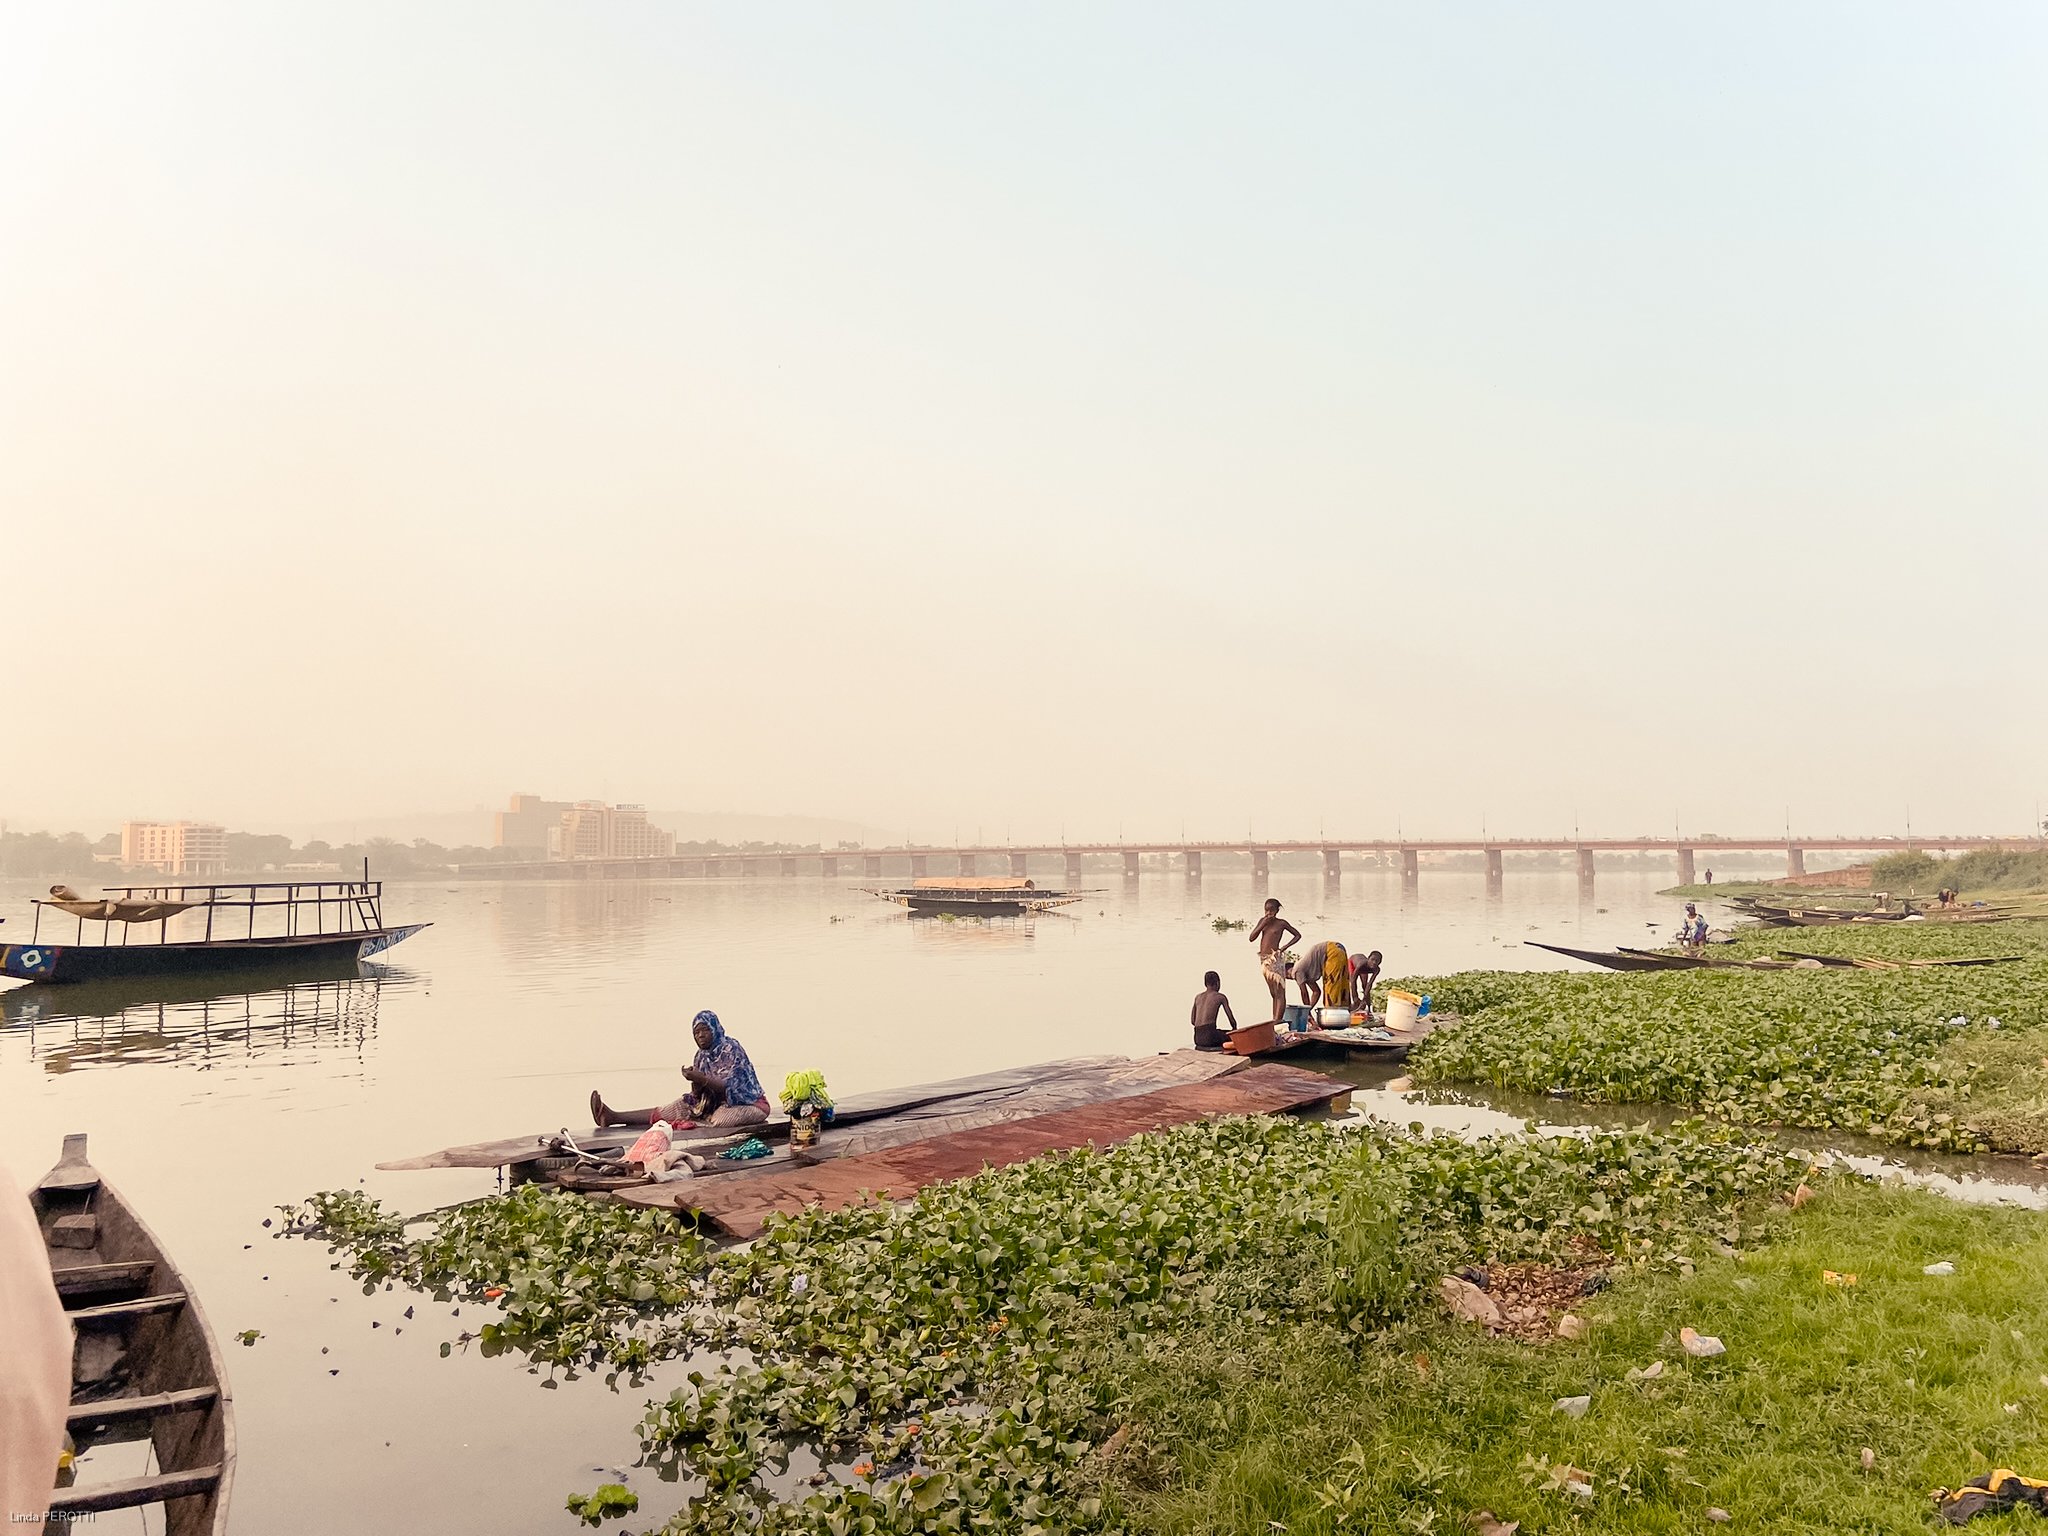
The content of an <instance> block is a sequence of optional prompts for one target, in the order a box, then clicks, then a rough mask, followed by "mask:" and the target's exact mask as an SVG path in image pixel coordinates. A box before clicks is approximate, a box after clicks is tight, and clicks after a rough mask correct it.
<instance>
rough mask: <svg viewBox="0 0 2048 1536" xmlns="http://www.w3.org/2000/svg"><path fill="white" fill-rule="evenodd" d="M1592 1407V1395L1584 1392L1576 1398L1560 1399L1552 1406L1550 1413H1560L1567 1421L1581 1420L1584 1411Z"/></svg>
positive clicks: (1584, 1414)
mask: <svg viewBox="0 0 2048 1536" xmlns="http://www.w3.org/2000/svg"><path fill="white" fill-rule="evenodd" d="M1592 1406H1593V1394H1592V1393H1590V1392H1586V1393H1581V1394H1580V1395H1579V1396H1577V1397H1560V1398H1559V1399H1558V1400H1557V1402H1556V1403H1555V1404H1554V1405H1553V1406H1552V1408H1551V1412H1553V1413H1561V1414H1563V1415H1564V1416H1565V1417H1566V1418H1568V1419H1583V1418H1584V1417H1585V1416H1586V1410H1587V1409H1588V1408H1590V1407H1592Z"/></svg>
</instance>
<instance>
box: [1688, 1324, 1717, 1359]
mask: <svg viewBox="0 0 2048 1536" xmlns="http://www.w3.org/2000/svg"><path fill="white" fill-rule="evenodd" d="M1678 1342H1679V1343H1680V1344H1682V1345H1684V1346H1685V1352H1686V1353H1687V1354H1688V1355H1691V1356H1692V1357H1693V1359H1695V1360H1711V1359H1713V1358H1714V1356H1716V1355H1725V1354H1727V1353H1728V1346H1727V1345H1726V1344H1723V1343H1722V1342H1721V1341H1720V1340H1719V1339H1717V1338H1715V1337H1714V1336H1713V1335H1712V1334H1710V1333H1695V1332H1693V1330H1692V1329H1690V1328H1681V1329H1679V1330H1678Z"/></svg>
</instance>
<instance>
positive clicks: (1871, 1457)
mask: <svg viewBox="0 0 2048 1536" xmlns="http://www.w3.org/2000/svg"><path fill="white" fill-rule="evenodd" d="M1876 1466H1877V1452H1875V1451H1873V1450H1872V1449H1871V1448H1870V1447H1869V1446H1867V1445H1866V1446H1865V1447H1863V1470H1864V1471H1866V1472H1868V1471H1871V1470H1872V1469H1873V1468H1875V1467H1876Z"/></svg>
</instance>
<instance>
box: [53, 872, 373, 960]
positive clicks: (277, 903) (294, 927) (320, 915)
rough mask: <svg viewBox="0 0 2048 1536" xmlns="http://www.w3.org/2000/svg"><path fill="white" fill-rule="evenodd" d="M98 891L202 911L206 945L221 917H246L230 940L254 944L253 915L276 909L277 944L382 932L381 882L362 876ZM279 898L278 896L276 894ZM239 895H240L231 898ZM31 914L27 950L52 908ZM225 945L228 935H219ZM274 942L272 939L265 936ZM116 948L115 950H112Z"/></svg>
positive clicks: (160, 930)
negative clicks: (279, 940)
mask: <svg viewBox="0 0 2048 1536" xmlns="http://www.w3.org/2000/svg"><path fill="white" fill-rule="evenodd" d="M100 889H101V890H102V891H104V892H106V893H107V894H108V895H109V896H111V897H114V898H115V899H116V900H121V901H175V902H181V903H185V904H186V905H187V906H188V907H189V908H192V909H200V908H203V909H204V910H205V912H206V938H205V940H204V942H205V943H208V944H211V943H213V942H214V928H215V924H216V922H217V920H218V919H219V918H220V917H221V915H222V914H224V913H231V912H247V913H248V915H249V918H248V924H247V931H246V932H245V933H242V934H237V935H235V936H234V937H235V938H240V939H253V938H255V937H256V936H257V934H256V914H257V913H258V912H260V911H262V910H265V909H267V908H276V909H279V910H281V911H282V913H283V914H284V923H283V927H284V932H283V933H282V934H278V935H274V937H279V938H318V937H320V936H322V935H330V934H331V935H333V936H335V937H346V936H347V935H349V934H352V933H363V934H368V933H375V932H377V931H379V930H381V929H382V928H383V926H384V882H383V881H382V880H372V879H370V878H369V877H368V875H367V873H366V874H365V876H364V878H362V879H361V880H259V881H252V882H238V883H235V884H220V883H215V882H208V883H206V884H203V885H202V884H185V883H166V884H160V885H103V886H101V887H100ZM278 892H282V893H283V894H281V895H280V894H275V893H278ZM236 893H241V894H236ZM30 904H31V905H32V906H33V907H34V908H35V909H36V915H35V923H34V926H33V929H32V931H31V932H30V934H29V942H30V943H31V944H34V943H37V942H39V941H40V938H41V935H42V926H43V908H44V907H49V906H55V905H57V903H56V902H53V901H44V900H42V899H40V898H37V899H35V900H33V901H32V902H31V903H30ZM329 907H332V908H333V909H334V926H333V927H331V928H330V927H329V926H328V910H327V909H328V908H329ZM134 926H135V925H134V924H132V923H122V924H121V925H120V928H121V945H123V946H125V945H126V944H127V943H128V936H129V933H130V931H131V930H132V929H133V928H134ZM113 927H114V924H113V923H111V922H107V923H102V924H101V926H100V944H101V945H109V946H110V945H112V944H113V940H112V939H111V937H109V930H110V929H112V928H113ZM170 927H171V919H170V917H169V916H168V915H167V916H165V917H162V918H159V919H158V920H157V943H159V944H164V943H168V942H169V936H170ZM222 937H223V938H224V939H225V938H227V935H222ZM265 937H273V935H265ZM76 942H77V943H79V944H81V945H82V944H84V943H85V919H84V918H83V917H81V918H79V919H78V937H77V941H76ZM115 947H119V946H115Z"/></svg>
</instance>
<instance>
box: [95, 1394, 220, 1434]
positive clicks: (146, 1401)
mask: <svg viewBox="0 0 2048 1536" xmlns="http://www.w3.org/2000/svg"><path fill="white" fill-rule="evenodd" d="M219 1396H220V1388H218V1387H186V1388H185V1389H183V1390H182V1391H178V1392H152V1393H150V1394H149V1395H148V1396H147V1397H110V1398H106V1399H104V1400H103V1401H101V1402H97V1403H79V1404H75V1405H73V1407H72V1408H71V1410H70V1412H68V1413H67V1414H65V1416H64V1423H65V1426H66V1427H67V1428H69V1429H79V1428H82V1427H90V1426H92V1425H94V1424H119V1423H122V1422H123V1421H125V1420H128V1419H153V1418H155V1417H157V1415H159V1414H164V1413H182V1412H185V1411H186V1410H188V1409H192V1408H205V1407H208V1406H210V1405H211V1404H212V1402H213V1400H214V1399H215V1398H217V1397H219Z"/></svg>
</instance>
